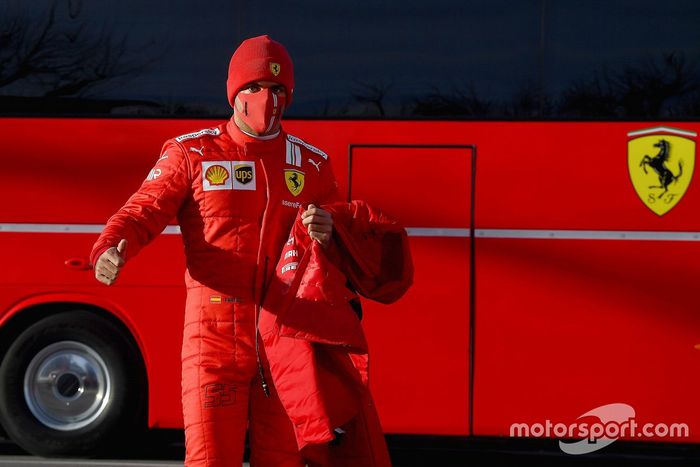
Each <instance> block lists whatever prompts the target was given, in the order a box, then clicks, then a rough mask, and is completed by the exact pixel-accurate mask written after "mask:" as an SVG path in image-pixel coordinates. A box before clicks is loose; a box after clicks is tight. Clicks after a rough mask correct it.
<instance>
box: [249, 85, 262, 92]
mask: <svg viewBox="0 0 700 467" xmlns="http://www.w3.org/2000/svg"><path fill="white" fill-rule="evenodd" d="M247 89H248V91H250V92H258V91H260V86H258V85H257V84H251V85H250V86H248V88H247Z"/></svg>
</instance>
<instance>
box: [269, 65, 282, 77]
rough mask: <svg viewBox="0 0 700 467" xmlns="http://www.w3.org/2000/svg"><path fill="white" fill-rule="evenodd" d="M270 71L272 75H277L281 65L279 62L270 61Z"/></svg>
mask: <svg viewBox="0 0 700 467" xmlns="http://www.w3.org/2000/svg"><path fill="white" fill-rule="evenodd" d="M270 71H271V72H272V74H273V75H275V76H277V75H279V74H280V71H282V67H281V66H280V64H279V63H275V62H270Z"/></svg>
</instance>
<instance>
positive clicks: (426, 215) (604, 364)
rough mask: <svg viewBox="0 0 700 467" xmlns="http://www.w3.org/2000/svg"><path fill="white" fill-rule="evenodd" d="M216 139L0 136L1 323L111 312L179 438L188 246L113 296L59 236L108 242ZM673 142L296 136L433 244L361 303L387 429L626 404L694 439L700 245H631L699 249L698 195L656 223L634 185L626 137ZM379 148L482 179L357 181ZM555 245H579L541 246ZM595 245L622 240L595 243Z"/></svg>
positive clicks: (422, 129) (119, 128)
mask: <svg viewBox="0 0 700 467" xmlns="http://www.w3.org/2000/svg"><path fill="white" fill-rule="evenodd" d="M216 123H217V121H212V120H155V119H154V120H146V119H31V118H21V119H12V118H3V119H2V124H3V125H2V130H0V133H1V134H2V136H3V138H2V140H3V141H5V142H6V144H7V145H8V146H7V147H6V148H5V149H6V151H7V153H8V154H10V156H9V157H6V158H5V161H4V162H5V164H4V167H3V170H2V172H1V175H0V178H1V181H2V186H3V187H4V191H3V196H4V199H5V201H4V202H3V203H2V204H1V205H0V223H1V224H2V225H3V230H2V231H0V236H1V237H0V238H2V241H1V242H0V254H1V255H2V257H3V258H5V261H6V264H7V265H11V267H5V268H1V269H0V284H2V287H0V305H2V309H0V320H1V319H4V314H5V313H7V312H8V310H9V309H10V308H11V307H12V306H13V305H14V304H16V303H18V302H20V301H21V300H24V299H26V298H27V297H30V296H32V295H35V294H44V293H73V294H83V295H93V296H96V297H102V299H103V300H109V301H110V302H113V303H114V304H115V305H116V306H117V307H118V308H119V309H120V310H123V313H124V314H125V315H127V316H128V321H129V322H130V326H132V327H133V329H134V330H135V331H136V334H138V340H139V342H140V343H141V345H142V350H143V353H144V359H145V361H146V364H147V371H148V375H149V401H150V404H149V420H150V424H151V425H152V426H159V427H179V426H181V424H182V420H181V410H180V405H179V400H180V375H179V360H180V358H179V356H180V343H181V336H182V329H181V328H182V309H183V304H184V293H185V291H184V287H183V285H184V283H183V273H184V258H183V255H182V245H181V241H180V239H179V236H177V235H172V234H165V235H161V236H160V237H159V238H157V239H156V240H155V241H154V242H153V244H151V245H149V246H148V247H147V248H146V249H144V250H143V252H142V253H140V254H139V256H137V257H136V258H135V259H134V260H133V262H131V263H130V264H129V266H128V267H127V268H126V269H125V270H124V274H123V275H122V277H120V280H119V282H118V283H117V284H116V285H114V286H112V287H109V288H108V287H104V286H102V285H101V284H99V283H97V282H96V281H95V279H94V277H93V276H92V272H91V271H88V270H78V269H73V268H70V267H67V266H66V264H65V262H66V260H70V259H72V258H85V257H87V255H88V254H89V251H90V247H91V245H92V243H93V242H94V240H95V239H96V238H97V234H96V233H71V232H59V231H56V230H57V229H58V230H60V229H61V228H63V227H65V226H67V225H69V226H74V225H78V226H80V225H98V226H99V225H103V224H104V223H105V222H106V221H107V219H108V218H109V216H110V215H111V214H113V213H114V212H115V211H116V210H117V209H118V208H119V206H121V205H122V204H123V203H124V201H125V200H126V199H127V198H128V196H129V195H130V194H131V193H132V192H133V191H134V190H136V189H137V188H138V186H139V185H140V183H141V181H142V180H143V179H144V178H145V177H146V175H147V173H148V171H149V170H150V168H151V166H152V165H153V163H154V162H155V160H156V159H157V158H158V155H159V152H160V148H161V146H162V143H163V141H164V140H165V139H167V138H169V137H173V136H177V135H179V134H183V133H187V132H190V131H194V130H198V129H201V128H207V127H210V126H213V125H215V124H216ZM661 125H664V126H670V127H679V128H682V129H684V130H689V131H695V132H697V131H698V130H699V129H700V124H697V123H688V122H680V123H674V122H658V123H657V122H651V123H650V122H643V123H640V122H624V123H619V122H618V123H586V122H567V123H563V122H539V123H525V122H455V121H451V122H440V121H312V120H309V121H301V120H298V121H289V122H287V124H286V128H287V130H288V131H289V132H290V133H292V134H294V135H296V136H298V137H300V138H302V139H304V140H306V141H308V142H309V143H311V144H313V145H315V146H318V147H319V148H321V149H322V150H324V151H325V152H326V153H328V154H329V155H330V161H331V163H332V165H333V169H334V172H335V174H336V177H337V178H338V181H339V185H340V188H341V192H343V193H348V192H349V191H350V194H351V196H352V197H353V198H365V199H367V200H368V201H370V202H371V203H373V204H376V205H377V206H379V207H384V205H386V210H387V212H388V213H389V214H390V215H393V216H395V217H396V218H397V219H398V220H399V221H401V222H402V223H404V224H405V225H406V226H407V227H409V228H411V229H415V228H423V229H432V230H428V231H427V233H426V231H423V233H422V234H421V235H423V236H415V235H414V236H412V237H411V245H412V248H413V255H414V262H415V265H416V276H415V285H414V287H413V288H412V289H411V290H410V291H409V292H408V293H407V294H406V296H405V297H403V298H402V299H401V300H399V301H398V302H397V303H395V304H393V305H390V306H382V305H378V304H374V303H370V302H367V301H365V302H364V309H365V318H364V321H365V327H366V332H367V334H368V338H369V344H370V347H371V351H372V361H373V363H372V390H373V393H374V394H375V397H376V399H377V405H378V408H379V412H380V416H381V419H382V423H383V425H384V428H385V430H386V431H387V432H391V433H417V434H418V433H420V434H454V435H464V434H470V433H471V434H474V435H508V432H509V427H510V425H511V424H512V423H518V422H533V423H535V422H541V421H543V420H542V419H549V420H552V421H554V422H565V423H568V422H573V421H575V420H576V418H577V417H578V416H579V415H581V414H583V413H585V412H586V411H588V410H590V409H593V408H595V407H597V406H601V405H605V404H609V403H614V402H623V403H627V404H630V405H632V406H633V407H634V408H635V410H636V413H637V415H638V417H639V420H640V421H646V420H649V421H653V422H665V423H672V422H684V423H687V424H688V425H689V426H690V437H689V438H687V439H680V440H678V441H694V442H698V441H700V434H698V433H700V430H698V428H700V411H698V410H697V404H695V398H694V396H695V394H697V392H698V389H699V388H698V386H699V385H700V377H698V376H697V375H698V374H699V372H698V371H696V370H697V365H698V360H697V359H700V351H698V350H696V349H695V347H694V346H695V345H696V344H698V343H700V336H699V335H698V333H697V329H700V326H698V325H699V324H700V323H699V322H698V318H697V316H696V315H697V314H696V313H695V311H696V308H697V306H696V304H697V303H698V300H697V298H696V296H695V294H694V293H693V287H692V286H693V284H694V279H695V278H696V277H698V272H700V271H698V266H697V265H698V264H700V262H699V261H698V260H700V244H698V242H696V241H687V240H683V241H670V240H664V239H663V238H661V239H659V238H656V239H653V240H634V239H630V238H628V237H629V234H630V232H631V233H632V234H633V233H634V232H639V231H642V232H652V233H655V232H691V233H692V232H700V218H698V216H696V215H694V214H695V213H696V212H698V208H699V207H700V199H698V197H699V196H700V194H699V193H698V188H697V187H696V185H697V183H696V182H695V181H691V183H690V185H689V188H688V190H687V192H686V193H685V195H684V197H683V199H681V200H680V202H679V203H678V205H677V206H675V207H674V208H673V209H672V210H671V211H670V212H668V213H667V214H665V215H664V216H658V215H657V214H655V213H653V212H652V211H651V210H650V209H649V208H648V207H647V206H645V205H644V203H643V202H642V201H641V200H640V198H639V196H638V195H637V193H636V192H635V190H634V188H633V186H632V183H631V182H630V175H629V168H628V163H627V144H628V141H629V140H630V137H629V136H628V133H629V132H632V131H636V130H640V129H644V128H650V127H656V126H661ZM368 144H395V145H396V144H400V145H474V146H476V148H477V153H476V156H475V157H476V171H475V172H474V173H472V172H471V167H472V166H471V164H472V161H473V157H474V154H473V153H472V152H471V150H466V149H465V150H464V151H463V152H460V150H456V149H439V148H438V149H420V148H415V147H414V148H405V149H377V148H362V147H356V148H354V149H353V155H352V158H353V166H352V168H351V167H350V166H349V161H348V157H349V156H348V153H349V146H350V145H368ZM650 155H653V154H650ZM472 183H473V185H472ZM472 189H473V190H475V191H474V193H475V195H474V198H473V199H472V198H471V193H472ZM472 207H473V212H472ZM472 215H473V216H474V219H475V222H474V224H473V225H472V224H471V223H470V218H471V216H472ZM18 224H21V225H24V228H26V229H29V228H30V227H28V226H27V225H30V226H31V225H43V226H46V225H49V226H54V227H53V228H54V231H51V232H44V233H35V232H34V233H28V232H16V233H12V232H8V231H7V226H8V225H15V227H16V228H19V229H20V230H21V229H22V227H21V226H20V227H17V225H18ZM472 228H473V229H476V230H475V232H476V237H475V238H474V239H473V247H474V256H472V255H471V247H472V239H470V238H469V236H468V235H469V232H470V229H472ZM79 229H80V227H78V230H79ZM435 229H437V230H435ZM440 229H442V230H440ZM561 230H571V231H573V232H574V234H576V235H579V237H580V238H573V239H571V238H563V239H560V238H535V237H537V235H540V236H541V235H545V236H546V235H547V234H549V233H552V234H556V232H558V231H561ZM601 231H602V232H607V233H608V234H610V235H613V236H617V237H619V238H618V239H615V240H612V239H602V240H601V239H596V238H594V237H595V233H596V232H597V233H600V232H601ZM414 232H415V231H414ZM446 232H447V233H449V235H453V236H449V237H446V236H445V235H446ZM498 235H505V238H499V237H498ZM508 235H510V237H508ZM621 235H627V238H622V237H621ZM617 237H616V238H617ZM472 261H473V264H472ZM472 266H473V268H474V276H473V277H472V276H471V275H470V274H471V272H470V267H472ZM472 279H473V289H472ZM472 293H473V294H474V300H475V302H474V305H475V306H474V308H473V309H472V308H471V307H470V303H471V300H472V295H471V294H472ZM95 304H96V305H98V304H99V300H98V299H97V298H96V300H95ZM98 306H99V305H98ZM470 313H472V314H473V315H470ZM471 317H473V318H474V319H475V328H474V329H473V330H470V327H469V326H470V318H471ZM472 331H473V333H474V342H473V346H474V354H473V356H471V355H470V353H469V352H470V332H472ZM472 357H473V358H474V362H475V365H474V367H473V368H470V361H471V358H472ZM470 384H473V390H474V391H473V400H470V391H469V387H470ZM470 404H471V405H470ZM470 411H473V426H470V425H469V414H470Z"/></svg>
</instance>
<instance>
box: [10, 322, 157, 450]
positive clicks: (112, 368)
mask: <svg viewBox="0 0 700 467" xmlns="http://www.w3.org/2000/svg"><path fill="white" fill-rule="evenodd" d="M143 373H144V372H143V369H142V364H141V362H140V359H139V357H138V351H137V350H136V349H135V346H134V344H132V342H131V340H130V339H129V338H127V336H126V335H125V333H124V332H123V331H122V330H121V329H120V328H118V327H117V326H115V325H114V324H112V323H110V322H109V321H107V320H105V319H103V318H101V317H99V316H98V315H97V314H95V313H94V312H89V311H70V312H64V313H60V314H57V315H53V316H50V317H48V318H45V319H43V320H41V321H39V322H37V323H36V324H34V325H32V326H31V327H29V328H27V329H26V330H25V331H24V332H22V334H20V336H19V337H18V338H17V339H16V340H15V341H14V342H13V343H12V345H11V346H10V348H9V349H8V351H7V353H6V354H5V357H4V359H3V361H2V364H1V365H0V421H2V424H3V426H4V428H5V430H6V432H7V434H8V435H9V436H10V438H11V439H12V440H13V441H14V442H16V443H17V444H19V445H20V446H21V447H22V448H24V449H25V450H27V451H28V452H30V453H32V454H36V455H40V456H65V455H72V456H88V455H95V454H98V453H100V452H103V451H106V450H109V449H110V448H112V447H114V446H115V443H118V442H120V441H123V439H120V438H122V437H123V436H124V434H127V433H128V434H133V433H135V432H137V431H139V430H140V429H142V428H145V407H146V383H145V377H144V376H143Z"/></svg>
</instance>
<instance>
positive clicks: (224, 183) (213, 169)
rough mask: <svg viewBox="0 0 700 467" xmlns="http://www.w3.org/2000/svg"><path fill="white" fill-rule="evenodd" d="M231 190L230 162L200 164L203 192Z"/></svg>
mask: <svg viewBox="0 0 700 467" xmlns="http://www.w3.org/2000/svg"><path fill="white" fill-rule="evenodd" d="M231 188H232V183H231V163H230V162H228V161H216V162H213V161H212V162H202V189H203V190H204V191H216V190H230V189H231Z"/></svg>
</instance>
